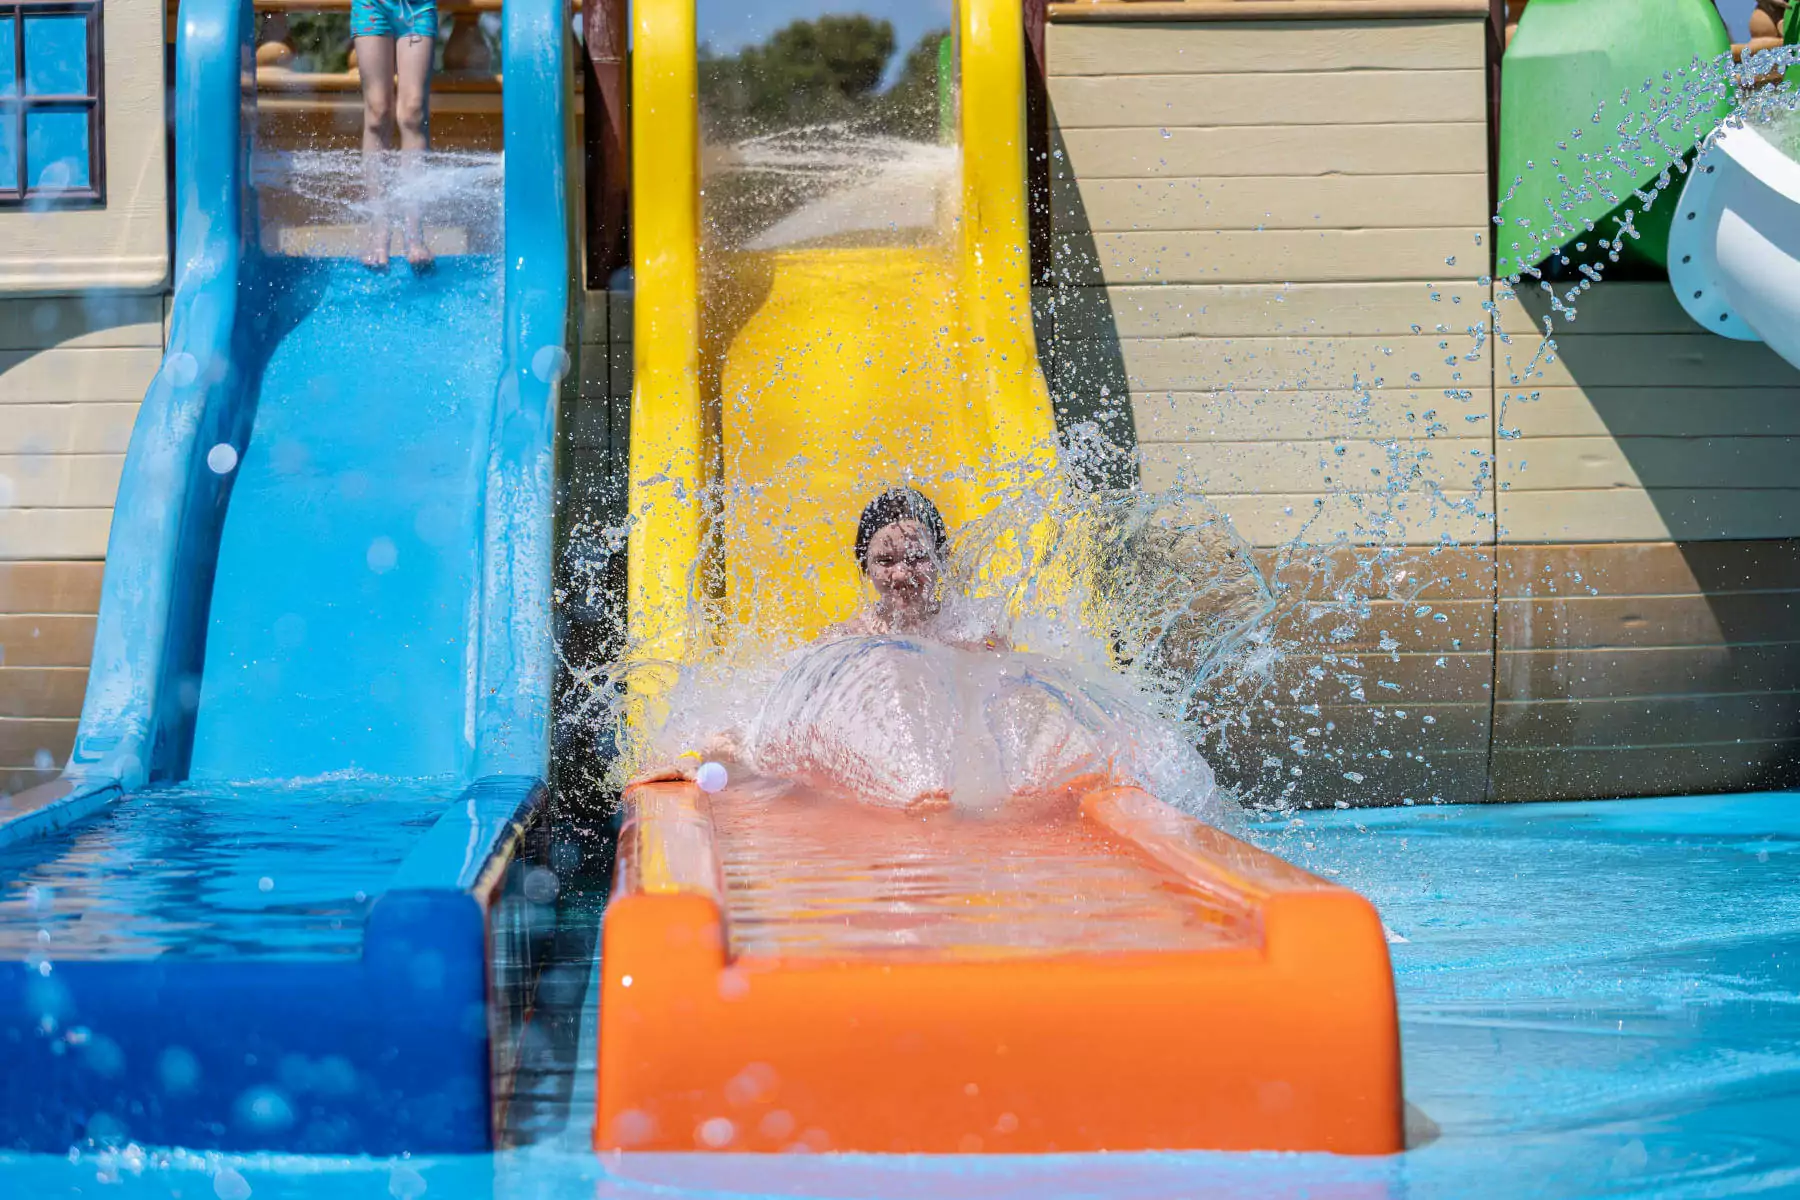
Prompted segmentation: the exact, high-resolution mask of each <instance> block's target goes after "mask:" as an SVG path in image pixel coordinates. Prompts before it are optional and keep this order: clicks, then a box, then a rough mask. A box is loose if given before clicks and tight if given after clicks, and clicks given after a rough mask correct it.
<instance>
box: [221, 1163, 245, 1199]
mask: <svg viewBox="0 0 1800 1200" xmlns="http://www.w3.org/2000/svg"><path fill="white" fill-rule="evenodd" d="M213 1195H215V1196H217V1197H218V1198H219V1200H249V1197H250V1183H249V1181H248V1180H246V1179H245V1178H244V1177H243V1176H242V1175H240V1174H238V1171H237V1168H236V1167H220V1168H219V1173H218V1174H216V1175H214V1176H213Z"/></svg>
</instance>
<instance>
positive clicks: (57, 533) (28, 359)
mask: <svg viewBox="0 0 1800 1200" xmlns="http://www.w3.org/2000/svg"><path fill="white" fill-rule="evenodd" d="M162 351H163V297H162V296H161V295H147V296H132V295H120V294H108V293H98V294H93V295H89V296H85V297H75V296H34V297H12V298H6V297H0V793H3V792H10V791H15V790H18V789H19V788H20V787H24V786H29V785H31V784H34V783H37V782H40V781H41V780H42V779H44V778H47V777H48V776H49V775H50V774H52V773H54V772H53V769H54V768H60V767H61V766H62V764H63V762H64V761H65V760H66V759H67V758H68V753H69V747H70V746H71V745H72V744H73V741H74V737H75V718H76V717H77V716H79V715H80V712H81V698H82V694H83V691H84V689H85V687H86V682H87V664H88V656H89V654H90V653H91V651H92V648H93V637H94V613H95V612H96V611H97V609H98V607H99V601H100V573H101V565H102V560H103V559H104V558H105V556H106V534H107V530H108V528H109V526H110V524H111V521H112V504H113V496H114V493H115V492H116V491H117V490H118V486H119V470H120V467H121V466H122V465H123V463H124V460H125V448H126V445H127V443H128V442H129V441H130V439H131V426H132V422H133V420H134V419H135V418H136V416H137V408H138V402H139V401H140V400H141V399H142V398H143V395H144V391H145V389H146V388H147V387H148V386H149V384H150V379H151V377H152V376H153V375H155V374H156V368H157V365H158V364H159V363H160V362H161V360H162Z"/></svg>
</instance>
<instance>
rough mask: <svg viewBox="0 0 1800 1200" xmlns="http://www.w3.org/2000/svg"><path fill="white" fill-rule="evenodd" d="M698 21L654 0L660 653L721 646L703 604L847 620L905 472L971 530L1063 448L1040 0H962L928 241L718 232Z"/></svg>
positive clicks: (648, 290) (652, 287) (635, 411)
mask: <svg viewBox="0 0 1800 1200" xmlns="http://www.w3.org/2000/svg"><path fill="white" fill-rule="evenodd" d="M695 35H696V30H695V18H694V0H638V2H637V3H635V4H634V5H633V51H632V53H633V67H632V142H633V148H634V158H633V163H632V197H633V199H632V213H633V225H632V244H633V254H634V259H635V274H636V297H635V303H636V310H635V322H636V323H635V331H634V336H635V342H634V347H635V353H636V364H635V366H636V374H635V383H634V387H633V392H632V401H631V504H630V511H631V514H632V526H631V534H630V550H629V555H630V557H629V563H630V565H629V593H630V596H629V599H630V620H631V628H632V637H633V642H634V644H635V646H636V650H637V654H638V656H639V657H640V658H645V659H657V660H663V661H676V662H679V661H683V660H686V659H689V658H691V657H692V656H693V655H695V654H696V653H703V652H704V649H705V647H704V646H701V645H697V644H695V642H696V639H698V638H704V637H706V636H707V630H706V629H705V628H704V627H701V626H697V625H696V624H694V623H693V622H692V621H691V620H690V613H692V612H697V611H713V612H718V613H721V614H723V615H725V616H726V617H727V618H728V619H729V620H730V621H731V622H733V623H734V624H738V625H740V626H744V627H752V628H755V629H758V630H760V631H763V632H764V633H766V634H768V635H769V636H772V637H776V638H781V637H805V636H810V635H811V634H813V633H816V632H817V631H818V629H819V628H820V627H821V626H823V625H824V624H826V623H828V622H830V621H833V620H838V619H841V618H843V617H846V616H848V615H849V614H850V613H851V612H852V611H853V610H854V608H855V607H856V604H857V602H858V600H859V598H860V596H861V589H862V586H863V584H862V581H861V578H860V575H859V572H858V571H857V568H856V565H855V562H854V558H853V555H852V552H851V545H852V542H853V539H854V535H855V529H856V520H857V516H858V514H859V513H860V511H861V509H862V507H863V505H864V504H865V503H866V502H867V501H868V500H869V499H870V498H871V497H872V496H873V495H874V494H875V493H876V492H878V491H880V490H881V489H882V488H884V487H887V486H892V485H894V484H896V483H902V482H910V483H912V484H914V485H915V486H917V487H919V488H920V489H921V490H923V491H924V492H926V493H927V494H928V495H930V496H931V497H932V498H933V499H934V500H936V501H937V503H938V504H939V506H940V507H941V508H942V509H943V511H944V515H945V518H946V520H947V521H948V523H949V524H950V526H951V527H952V528H955V527H956V526H958V525H960V524H962V523H963V522H964V521H967V520H969V519H970V518H972V517H975V516H978V515H980V514H981V513H982V512H983V511H984V509H985V507H986V506H987V505H988V504H989V503H990V502H991V498H992V496H993V493H994V490H995V488H996V487H997V486H999V485H1000V484H1001V483H1002V482H1003V481H1005V480H1008V479H1015V478H1018V477H1019V476H1020V475H1021V473H1029V472H1034V471H1041V470H1044V469H1047V468H1048V466H1049V465H1050V464H1051V461H1052V458H1053V455H1054V452H1055V450H1054V447H1055V421H1054V418H1053V415H1052V413H1051V409H1050V401H1049V394H1048V392H1047V390H1046V388H1045V385H1044V379H1043V373H1042V371H1041V369H1040V368H1039V365H1038V358H1037V349H1036V345H1035V339H1034V337H1033V335H1032V326H1031V289H1030V272H1029V261H1028V257H1027V250H1026V183H1025V127H1024V121H1025V99H1024V97H1025V91H1024V88H1025V65H1024V43H1023V38H1022V35H1021V19H1020V8H1019V0H962V2H961V3H960V4H959V6H958V13H957V23H956V28H955V30H954V45H955V46H956V48H957V50H958V57H959V59H960V104H959V112H958V115H957V121H956V129H957V134H958V136H957V142H956V146H955V150H956V151H957V158H958V160H959V163H960V171H958V172H954V173H949V174H947V175H946V177H945V181H946V186H943V187H941V188H940V189H939V193H938V195H937V196H936V198H935V201H934V212H933V217H932V220H931V222H930V224H931V225H932V227H933V232H931V233H929V235H927V236H917V235H916V231H915V235H913V236H892V237H886V238H883V237H870V236H868V234H867V232H866V231H865V232H864V233H863V235H861V236H859V237H851V238H844V237H840V238H835V239H834V238H831V237H820V238H801V239H796V240H793V241H790V242H789V243H787V244H785V245H780V246H778V247H775V248H753V247H754V243H752V245H751V246H750V247H726V246H718V245H712V244H708V245H706V246H704V247H703V245H702V229H703V221H702V216H703V214H702V208H701V186H702V179H701V167H700V163H701V145H700V122H699V114H698V100H697V97H698V75H697V66H696V36H695ZM871 243H873V244H871ZM709 496H710V497H715V498H717V497H723V498H724V502H723V505H722V506H720V505H718V504H709V503H708V497H709ZM695 600H699V601H703V602H708V603H705V604H703V605H702V606H695V605H694V604H693V601H695Z"/></svg>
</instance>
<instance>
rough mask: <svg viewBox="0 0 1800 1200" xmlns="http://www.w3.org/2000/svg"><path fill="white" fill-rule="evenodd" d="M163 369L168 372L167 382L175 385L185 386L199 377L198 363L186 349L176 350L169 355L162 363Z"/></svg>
mask: <svg viewBox="0 0 1800 1200" xmlns="http://www.w3.org/2000/svg"><path fill="white" fill-rule="evenodd" d="M163 370H165V371H166V372H168V375H169V382H170V383H172V384H174V385H175V386H176V387H187V386H188V385H189V384H191V383H193V382H194V380H196V379H198V378H200V364H199V362H198V361H196V360H195V358H194V356H193V355H191V354H189V353H188V352H187V351H186V350H177V351H176V352H175V353H173V354H171V355H169V357H168V360H167V361H166V362H164V363H163Z"/></svg>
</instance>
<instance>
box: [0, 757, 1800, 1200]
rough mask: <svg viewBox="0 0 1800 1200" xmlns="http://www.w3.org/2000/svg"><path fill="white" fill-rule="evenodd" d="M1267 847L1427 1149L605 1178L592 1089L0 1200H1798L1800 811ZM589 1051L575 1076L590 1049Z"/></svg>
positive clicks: (1374, 836) (1437, 831) (1308, 829)
mask: <svg viewBox="0 0 1800 1200" xmlns="http://www.w3.org/2000/svg"><path fill="white" fill-rule="evenodd" d="M1257 836H1258V839H1259V840H1260V841H1262V842H1264V843H1265V844H1266V845H1268V846H1269V847H1270V848H1272V849H1274V850H1275V851H1277V852H1278V853H1281V854H1284V855H1286V856H1288V857H1290V858H1292V859H1293V860H1295V861H1297V862H1300V863H1302V864H1303V865H1305V866H1307V867H1309V868H1311V869H1313V870H1316V871H1320V872H1322V873H1324V874H1327V875H1329V876H1330V877H1332V878H1334V879H1337V880H1339V881H1341V882H1343V883H1345V884H1348V885H1350V886H1353V887H1356V888H1358V889H1359V890H1361V891H1363V892H1364V893H1365V894H1367V895H1368V896H1369V897H1370V898H1371V899H1373V900H1374V901H1375V903H1376V904H1377V905H1378V906H1379V907H1380V909H1381V911H1382V915H1383V918H1384V920H1385V921H1386V923H1387V925H1388V927H1389V929H1390V931H1391V933H1392V935H1393V938H1394V939H1395V940H1394V943H1393V947H1392V949H1393V956H1394V967H1395V973H1396V977H1397V980H1398V984H1399V991H1400V1003H1401V1021H1402V1027H1403V1037H1404V1048H1405V1069H1406V1092H1407V1097H1408V1099H1409V1101H1410V1103H1411V1104H1412V1106H1413V1107H1414V1108H1416V1109H1417V1110H1418V1111H1419V1112H1420V1113H1422V1114H1423V1115H1424V1117H1426V1118H1428V1119H1429V1121H1430V1123H1431V1124H1433V1125H1435V1126H1436V1129H1437V1133H1436V1136H1435V1137H1434V1138H1432V1139H1431V1140H1429V1141H1427V1142H1425V1144H1423V1145H1420V1146H1418V1147H1417V1148H1415V1149H1413V1150H1410V1151H1408V1152H1407V1153H1405V1154H1401V1155H1396V1156H1393V1157H1390V1158H1374V1159H1352V1158H1335V1157H1332V1156H1329V1155H1287V1154H1217V1153H1154V1154H1144V1153H1134V1154H1083V1155H1051V1156H1030V1157H1016V1158H1003V1157H986V1158H950V1157H904V1156H895V1157H882V1156H862V1155H854V1156H829V1155H825V1156H814V1157H764V1158H757V1157H750V1156H698V1155H677V1156H637V1157H632V1158H625V1159H601V1158H597V1157H595V1156H593V1155H591V1154H589V1153H586V1152H585V1151H584V1150H583V1149H582V1145H583V1141H584V1139H585V1137H586V1128H585V1122H586V1119H587V1118H586V1113H585V1111H584V1107H583V1104H582V1103H581V1099H580V1094H579V1087H578V1092H577V1097H576V1100H575V1101H574V1102H573V1103H572V1104H571V1105H570V1106H569V1112H568V1114H567V1116H566V1118H565V1119H564V1120H563V1123H562V1125H561V1127H560V1128H544V1129H540V1130H539V1131H537V1137H538V1139H539V1140H538V1141H537V1142H536V1144H534V1145H532V1146H530V1147H528V1148H525V1149H520V1150H513V1151H506V1152H502V1153H500V1154H497V1155H492V1156H482V1157H478V1158H453V1159H413V1160H405V1161H392V1160H381V1161H375V1160H367V1159H339V1158H307V1157H298V1156H283V1157H273V1156H220V1155H203V1154H195V1153H189V1152H185V1151H161V1150H147V1151H146V1150H140V1149H138V1148H136V1147H127V1148H124V1149H113V1150H96V1149H94V1148H91V1147H88V1148H75V1149H72V1150H71V1152H70V1154H69V1155H68V1156H66V1157H58V1156H17V1155H15V1156H0V1195H5V1196H21V1197H38V1196H78V1195H79V1196H116V1197H183V1198H190V1197H191V1198H197V1200H215V1198H217V1200H246V1198H248V1197H253V1196H254V1197H291V1198H294V1200H349V1198H352V1197H365V1196H366V1197H401V1198H405V1200H415V1198H417V1197H426V1196H430V1197H487V1196H493V1197H506V1198H512V1197H517V1198H526V1197H562V1196H584V1197H595V1198H596V1200H610V1198H613V1197H619V1198H625V1197H631V1198H637V1197H643V1198H646V1200H647V1198H650V1197H657V1198H671V1197H734V1198H735V1197H757V1196H803V1197H813V1198H826V1197H834V1198H835V1197H843V1198H851V1197H856V1198H865V1197H866V1198H870V1200H875V1198H880V1200H888V1198H895V1200H898V1198H901V1197H908V1198H910V1197H943V1198H946V1200H1000V1198H1004V1200H1026V1198H1031V1200H1038V1198H1050V1197H1067V1198H1071V1200H1073V1198H1076V1197H1080V1198H1082V1200H1090V1198H1091V1200H1103V1198H1118V1200H1151V1198H1156V1200H1162V1198H1169V1200H1175V1198H1185V1197H1200V1196H1225V1197H1238V1196H1242V1197H1271V1196H1279V1197H1290V1196H1291V1197H1315V1198H1316V1197H1330V1198H1338V1197H1343V1198H1350V1197H1356V1198H1362V1197H1371V1198H1373V1197H1395V1198H1399V1197H1407V1198H1414V1197H1439V1196H1442V1197H1488V1196H1493V1197H1512V1196H1531V1197H1600V1196H1609V1197H1610V1196H1659V1197H1719V1196H1743V1195H1762V1196H1781V1195H1800V794H1797V793H1775V794H1761V795H1747V796H1722V797H1703V798H1681V799H1663V800H1640V801H1608V802H1594V803H1580V804H1545V805H1529V806H1504V807H1501V806H1489V807H1476V806H1468V807H1442V808H1423V807H1422V808H1403V809H1383V810H1361V811H1345V812H1333V813H1328V814H1302V815H1301V816H1299V817H1297V818H1295V819H1294V820H1292V821H1290V822H1286V823H1277V824H1275V825H1273V826H1270V827H1265V828H1264V829H1263V830H1262V831H1260V832H1259V834H1258V835H1257ZM588 1003H589V1005H590V1006H591V1004H592V989H591V987H590V989H589V993H588ZM590 1015H591V1014H590ZM1194 1019H1195V1020H1197V1021H1202V1020H1205V1019H1206V1014H1204V1013H1195V1014H1194ZM589 1024H591V1022H589ZM1070 1036H1071V1037H1078V1036H1081V1031H1079V1030H1071V1031H1070ZM590 1037H591V1031H590ZM583 1053H584V1055H585V1057H586V1061H585V1062H584V1063H583V1064H582V1066H581V1070H582V1072H583V1076H584V1078H585V1073H586V1072H587V1070H588V1069H589V1068H590V1067H591V1054H592V1049H591V1040H590V1042H588V1043H586V1044H585V1045H584V1050H583ZM1194 1086H1196V1087H1204V1086H1205V1081H1204V1080H1199V1079H1197V1080H1195V1081H1194ZM590 1096H591V1092H590Z"/></svg>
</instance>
